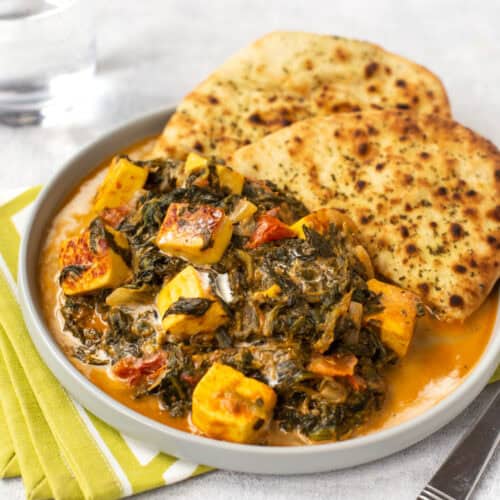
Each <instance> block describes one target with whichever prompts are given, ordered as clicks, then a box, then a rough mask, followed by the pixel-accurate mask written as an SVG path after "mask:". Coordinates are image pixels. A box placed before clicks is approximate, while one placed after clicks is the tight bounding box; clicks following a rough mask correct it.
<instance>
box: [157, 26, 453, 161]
mask: <svg viewBox="0 0 500 500" xmlns="http://www.w3.org/2000/svg"><path fill="white" fill-rule="evenodd" d="M382 108H384V109H386V108H398V109H410V110H415V111H418V112H423V113H436V114H441V115H443V116H449V115H450V108H449V104H448V98H447V96H446V92H445V90H444V87H443V85H442V84H441V82H440V80H439V79H438V78H437V77H436V76H435V75H434V74H432V73H431V72H430V71H428V70H427V69H425V68H423V67H422V66H419V65H418V64H415V63H413V62H411V61H409V60H407V59H404V58H402V57H400V56H397V55H395V54H391V53H389V52H387V51H385V50H384V49H382V48H381V47H379V46H377V45H374V44H372V43H368V42H362V41H357V40H349V39H346V38H340V37H337V36H328V35H316V34H311V33H298V32H276V33H270V34H268V35H266V36H264V37H263V38H261V39H260V40H257V41H256V42H254V43H253V44H251V45H250V46H249V47H247V48H245V49H243V50H242V51H240V52H239V53H237V54H236V55H234V56H233V57H232V58H230V59H229V60H228V61H227V62H225V63H224V64H223V65H222V66H221V67H220V68H219V69H217V70H216V71H215V72H214V73H212V74H211V75H210V76H209V77H208V78H207V79H206V80H205V81H204V82H202V83H201V84H200V85H198V87H196V88H195V89H194V90H193V91H192V92H191V93H190V94H188V95H187V96H186V97H185V98H184V99H183V101H182V102H181V103H180V105H179V107H178V108H177V111H176V113H175V114H174V115H173V116H172V118H171V119H170V121H169V122H168V123H167V125H166V127H165V130H164V132H163V134H162V135H161V137H160V138H159V140H158V143H157V145H156V148H155V155H156V156H164V155H167V156H170V157H174V158H179V159H184V158H185V157H186V154H187V153H188V152H190V151H197V152H199V153H202V154H204V155H216V156H218V157H219V158H227V157H228V156H229V155H230V154H231V153H233V152H234V151H235V150H236V149H238V148H240V147H242V146H244V145H246V144H250V143H253V142H255V141H257V140H259V139H261V138H262V137H264V136H266V135H267V134H269V133H271V132H275V131H276V130H278V129H281V128H283V127H286V126H288V125H290V124H292V123H295V122H297V121H299V120H304V119H307V118H312V117H315V116H325V115H330V114H333V113H339V112H346V111H359V110H369V109H382Z"/></svg>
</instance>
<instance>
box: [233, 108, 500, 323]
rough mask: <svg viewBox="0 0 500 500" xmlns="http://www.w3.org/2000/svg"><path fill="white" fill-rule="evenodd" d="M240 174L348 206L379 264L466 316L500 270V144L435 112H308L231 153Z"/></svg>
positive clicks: (309, 198)
mask: <svg viewBox="0 0 500 500" xmlns="http://www.w3.org/2000/svg"><path fill="white" fill-rule="evenodd" d="M231 162H232V165H234V166H235V168H237V169H238V170H239V171H240V172H241V173H243V174H245V175H247V176H250V177H254V178H262V179H269V180H271V181H273V182H275V183H276V184H278V185H279V186H281V187H288V188H289V189H290V190H291V191H292V192H293V193H294V194H296V195H297V196H298V197H299V198H300V199H301V200H302V201H303V202H304V203H305V204H306V205H307V206H308V208H310V209H311V210H314V209H317V208H320V207H325V206H333V207H337V208H341V209H345V210H346V211H347V213H348V214H349V215H351V217H352V218H353V219H354V220H355V221H356V222H357V224H358V226H359V229H360V232H361V238H362V241H363V243H364V244H365V246H366V248H367V250H368V251H369V253H370V255H371V257H372V259H373V262H374V264H375V266H376V269H377V271H378V272H379V273H380V274H382V275H383V276H385V277H386V278H388V279H389V280H391V281H393V282H394V283H397V284H398V285H400V286H402V287H405V288H408V289H410V290H412V291H414V292H416V293H418V294H419V295H420V296H421V297H422V299H423V300H424V302H425V303H426V304H428V305H429V306H430V307H431V308H432V309H433V311H434V312H435V314H436V315H437V316H438V317H439V318H441V319H443V320H445V321H451V320H463V319H464V318H466V317H467V316H468V315H470V314H471V313H472V312H473V311H474V310H475V309H477V308H478V307H479V306H480V305H481V303H482V302H483V301H484V299H485V298H486V296H487V295H488V293H489V292H490V290H491V289H492V287H493V285H494V284H495V282H496V280H497V279H498V277H499V274H500V267H499V266H500V264H499V262H500V204H499V203H500V196H499V195H500V152H499V151H498V149H497V148H496V147H495V146H494V145H493V144H491V143H490V142H488V141H487V140H486V139H483V138H482V137H480V136H478V135H477V134H475V133H474V132H472V131H471V130H469V129H467V128H465V127H463V126H461V125H460V124H458V123H456V122H454V121H451V120H450V119H447V118H442V117H439V116H437V115H426V116H424V115H420V116H419V117H416V116H415V115H411V114H409V113H404V112H399V111H389V110H388V111H379V112H373V111H372V112H366V113H344V114H339V115H335V116H331V117H325V118H314V119H310V120H306V121H303V122H300V123H296V124H295V125H292V126H291V127H288V128H286V129H283V130H280V131H278V132H276V133H274V134H272V135H269V136H267V137H265V138H264V139H262V140H261V141H259V142H257V143H255V144H252V145H250V146H247V147H244V148H242V149H240V150H239V151H237V152H236V153H235V154H234V156H233V158H232V159H231Z"/></svg>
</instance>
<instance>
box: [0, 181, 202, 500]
mask: <svg viewBox="0 0 500 500" xmlns="http://www.w3.org/2000/svg"><path fill="white" fill-rule="evenodd" d="M39 190H40V189H39V188H31V189H28V190H26V191H21V192H19V191H17V192H8V193H5V192H4V193H0V477H13V476H19V475H20V476H21V477H22V479H23V482H24V485H25V488H26V496H27V498H28V499H32V500H44V499H49V498H56V499H64V500H73V499H75V500H76V499H89V500H94V499H95V500H98V499H106V500H110V499H115V498H123V497H126V496H129V495H132V494H135V493H140V492H142V491H146V490H149V489H153V488H157V487H160V486H164V485H168V484H172V483H175V482H177V481H181V480H183V479H187V478H189V477H192V476H195V475H197V474H200V473H202V472H206V471H208V470H209V469H208V468H207V467H205V466H199V465H196V464H193V463H189V462H187V461H185V460H179V459H177V458H175V457H172V456H170V455H166V454H164V453H160V452H159V451H158V450H155V449H153V448H151V447H149V446H146V445H144V444H143V443H140V442H137V441H136V440H134V439H131V438H130V437H128V436H125V435H124V434H121V433H120V432H119V431H117V430H116V429H113V428H112V427H110V426H108V425H107V424H105V423H104V422H102V421H101V420H99V419H98V418H97V417H96V416H94V415H92V414H91V413H90V412H88V411H87V410H85V409H84V408H82V407H81V406H80V405H79V404H78V403H77V402H76V401H74V400H73V399H72V397H71V396H70V395H69V394H68V393H67V392H66V391H65V390H64V389H63V388H62V386H61V385H60V384H59V382H58V381H57V380H56V379H55V377H54V376H53V375H52V373H51V372H50V371H49V369H48V368H47V367H46V366H45V364H44V363H43V361H42V360H41V358H40V356H39V355H38V352H37V351H36V349H35V347H34V345H33V343H32V341H31V338H30V336H29V333H28V331H27V330H26V326H25V324H24V322H23V318H22V315H21V311H20V308H19V305H18V303H17V298H16V277H17V257H18V251H19V243H20V239H21V237H22V234H23V228H24V227H25V223H26V221H27V219H28V215H29V212H30V210H31V204H32V203H33V201H34V200H35V198H36V196H37V194H38V192H39Z"/></svg>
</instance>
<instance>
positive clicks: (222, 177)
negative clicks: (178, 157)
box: [184, 153, 245, 194]
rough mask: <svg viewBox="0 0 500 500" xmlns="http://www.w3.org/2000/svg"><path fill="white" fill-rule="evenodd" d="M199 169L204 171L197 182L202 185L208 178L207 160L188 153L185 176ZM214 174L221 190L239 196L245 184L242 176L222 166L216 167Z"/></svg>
mask: <svg viewBox="0 0 500 500" xmlns="http://www.w3.org/2000/svg"><path fill="white" fill-rule="evenodd" d="M201 169H204V170H205V173H204V174H203V175H201V176H200V178H199V181H200V182H202V183H203V182H205V181H206V179H207V177H208V159H207V158H203V156H200V155H198V154H196V153H189V155H188V157H187V159H186V163H185V164H184V171H185V173H186V175H190V174H192V173H194V172H196V171H199V170H201ZM215 172H216V173H217V177H218V178H219V185H220V186H221V188H226V189H228V190H229V191H230V192H231V193H233V194H241V192H242V191H243V184H244V183H245V177H244V176H243V175H241V174H240V173H239V172H236V171H235V170H233V169H232V168H230V167H226V166H224V165H216V166H215Z"/></svg>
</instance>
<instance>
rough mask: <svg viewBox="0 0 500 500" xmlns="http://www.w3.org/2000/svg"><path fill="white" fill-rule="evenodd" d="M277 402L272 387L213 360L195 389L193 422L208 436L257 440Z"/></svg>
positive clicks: (232, 439) (249, 440) (235, 439)
mask: <svg viewBox="0 0 500 500" xmlns="http://www.w3.org/2000/svg"><path fill="white" fill-rule="evenodd" d="M275 404H276V394H275V392H274V391H273V390H272V389H271V388H270V387H269V386H267V385H266V384H263V383H262V382H259V381H258V380H255V379H252V378H249V377H245V375H243V374H242V373H240V372H239V371H238V370H235V369H234V368H231V367H230V366H227V365H223V364H220V363H214V364H213V365H212V366H211V368H210V369H209V370H208V371H207V373H206V374H205V375H204V376H203V378H202V379H201V380H200V381H199V382H198V385H197V386H196V388H195V390H194V392H193V401H192V421H193V424H194V425H195V426H196V427H197V428H198V429H199V430H200V431H201V432H203V433H204V434H206V435H207V436H209V437H212V438H215V439H222V440H224V441H232V442H234V443H255V442H257V441H258V439H259V437H260V436H262V434H263V433H264V432H265V431H266V429H267V428H268V426H269V422H270V421H271V418H272V415H273V409H274V406H275Z"/></svg>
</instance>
